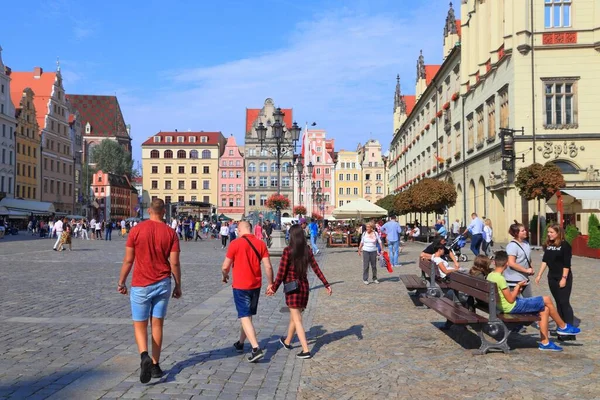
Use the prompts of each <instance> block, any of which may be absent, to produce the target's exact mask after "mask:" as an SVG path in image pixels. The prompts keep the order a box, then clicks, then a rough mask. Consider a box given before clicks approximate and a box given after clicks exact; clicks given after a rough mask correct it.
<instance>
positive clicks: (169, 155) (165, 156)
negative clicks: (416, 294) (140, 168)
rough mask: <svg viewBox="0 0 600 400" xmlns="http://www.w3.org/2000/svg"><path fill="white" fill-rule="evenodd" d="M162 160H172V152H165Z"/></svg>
mask: <svg viewBox="0 0 600 400" xmlns="http://www.w3.org/2000/svg"><path fill="white" fill-rule="evenodd" d="M164 158H173V152H172V151H171V150H165V152H164Z"/></svg>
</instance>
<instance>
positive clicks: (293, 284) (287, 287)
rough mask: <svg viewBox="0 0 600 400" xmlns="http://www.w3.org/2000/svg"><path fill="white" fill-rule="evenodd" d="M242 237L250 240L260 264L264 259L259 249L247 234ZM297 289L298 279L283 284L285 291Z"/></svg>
mask: <svg viewBox="0 0 600 400" xmlns="http://www.w3.org/2000/svg"><path fill="white" fill-rule="evenodd" d="M242 238H244V239H246V242H248V244H249V245H250V247H252V250H254V254H256V257H257V258H258V263H259V264H260V263H261V261H262V259H261V258H260V254H259V253H258V250H256V247H254V245H253V244H252V242H251V241H250V239H248V238H247V237H246V236H242ZM296 290H298V281H297V280H293V281H291V282H288V283H284V284H283V293H292V292H295V291H296Z"/></svg>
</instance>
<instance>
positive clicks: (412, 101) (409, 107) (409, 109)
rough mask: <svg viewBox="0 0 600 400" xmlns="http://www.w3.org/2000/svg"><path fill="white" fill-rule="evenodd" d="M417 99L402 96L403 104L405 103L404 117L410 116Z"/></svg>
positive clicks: (411, 96)
mask: <svg viewBox="0 0 600 400" xmlns="http://www.w3.org/2000/svg"><path fill="white" fill-rule="evenodd" d="M416 101H417V99H416V97H415V95H404V102H405V103H406V115H407V116H408V115H410V113H411V112H412V110H413V108H415V103H416Z"/></svg>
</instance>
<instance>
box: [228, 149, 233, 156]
mask: <svg viewBox="0 0 600 400" xmlns="http://www.w3.org/2000/svg"><path fill="white" fill-rule="evenodd" d="M229 156H230V157H231V156H233V150H231V149H230V150H229Z"/></svg>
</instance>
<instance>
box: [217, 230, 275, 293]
mask: <svg viewBox="0 0 600 400" xmlns="http://www.w3.org/2000/svg"><path fill="white" fill-rule="evenodd" d="M244 238H248V239H249V240H250V242H252V244H253V245H254V247H255V248H256V250H257V251H258V254H259V255H260V260H259V259H258V258H257V257H256V253H255V252H254V250H252V247H251V246H250V244H249V243H248V242H247V241H246V239H244ZM265 257H269V250H267V245H266V244H265V242H263V241H262V240H259V239H258V238H257V237H256V236H254V235H251V234H247V235H244V236H242V237H239V238H237V239H235V240H234V241H233V242H231V243H230V244H229V249H228V250H227V258H229V259H230V260H232V261H233V283H232V286H233V288H234V289H242V290H249V289H258V288H260V286H261V285H262V273H261V269H260V261H261V260H262V259H263V258H265Z"/></svg>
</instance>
